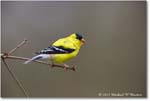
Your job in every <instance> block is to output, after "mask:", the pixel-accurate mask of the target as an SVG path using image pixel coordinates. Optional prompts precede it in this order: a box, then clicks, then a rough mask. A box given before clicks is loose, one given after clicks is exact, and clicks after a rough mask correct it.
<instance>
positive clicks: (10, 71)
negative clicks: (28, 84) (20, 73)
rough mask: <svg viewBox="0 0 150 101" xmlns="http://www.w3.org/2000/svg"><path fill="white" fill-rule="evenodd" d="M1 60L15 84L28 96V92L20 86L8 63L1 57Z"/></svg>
mask: <svg viewBox="0 0 150 101" xmlns="http://www.w3.org/2000/svg"><path fill="white" fill-rule="evenodd" d="M2 61H3V62H4V64H5V66H6V68H7V70H8V71H9V73H10V74H11V76H12V77H13V79H14V80H15V81H16V83H17V85H18V86H19V87H20V89H21V90H22V92H23V93H24V95H25V96H26V97H29V96H28V93H27V92H26V90H25V88H24V87H23V86H22V84H21V83H20V81H19V80H18V79H17V77H16V75H15V74H14V73H13V71H12V70H11V69H10V68H9V66H8V64H7V63H6V61H5V59H4V58H2Z"/></svg>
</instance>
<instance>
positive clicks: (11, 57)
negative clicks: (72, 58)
mask: <svg viewBox="0 0 150 101" xmlns="http://www.w3.org/2000/svg"><path fill="white" fill-rule="evenodd" d="M5 58H6V59H7V58H8V59H17V60H29V59H30V58H25V57H18V56H11V55H8V56H6V57H5ZM33 62H36V63H40V64H44V65H49V66H51V67H52V68H53V67H57V68H64V66H63V65H58V64H50V63H47V62H44V61H39V60H36V61H33ZM66 69H67V70H73V71H75V66H72V67H66Z"/></svg>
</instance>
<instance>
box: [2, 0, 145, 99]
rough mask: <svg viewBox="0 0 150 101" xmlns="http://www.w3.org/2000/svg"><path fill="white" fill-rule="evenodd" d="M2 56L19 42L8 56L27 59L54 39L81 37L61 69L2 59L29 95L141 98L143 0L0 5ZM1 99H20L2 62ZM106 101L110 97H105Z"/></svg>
mask: <svg viewBox="0 0 150 101" xmlns="http://www.w3.org/2000/svg"><path fill="white" fill-rule="evenodd" d="M1 5H2V6H1V7H2V13H1V14H2V15H1V17H2V39H1V40H2V52H8V51H9V50H11V49H12V48H14V47H16V45H17V44H18V43H19V42H21V41H22V40H23V39H24V38H27V39H28V43H27V44H26V45H25V46H23V47H22V48H20V49H18V50H17V51H16V52H15V53H14V54H13V55H16V56H24V57H29V58H30V57H32V56H34V55H33V53H34V52H35V51H39V50H41V49H43V48H45V47H47V46H48V45H50V44H51V43H53V42H54V41H56V40H57V39H59V38H61V37H66V36H68V35H69V34H71V33H72V32H77V33H81V34H83V35H84V38H85V39H86V44H85V45H84V46H83V47H82V48H81V50H80V53H79V54H78V56H77V57H76V58H74V59H72V60H70V61H68V62H67V63H68V64H69V65H76V66H77V71H76V72H73V71H64V70H63V69H59V68H53V69H51V68H50V67H48V66H46V65H42V64H38V63H32V64H29V65H24V64H23V62H24V61H20V60H10V59H8V60H7V63H8V64H9V65H10V67H11V69H12V71H13V72H14V73H15V74H16V76H17V77H18V79H19V80H20V82H21V83H22V84H23V86H24V87H25V89H26V91H27V92H28V94H29V96H30V97H102V96H100V95H99V94H104V93H111V92H112V93H134V94H141V95H142V96H141V97H146V2H145V1H136V2H132V1H125V2H122V1H116V2H114V1H111V2H110V1H109V2H103V1H95V2H94V1H88V2H81V1H78V2H77V1H76V2H75V1H74V2H71V1H66V2H60V1H59V2H58V1H57V2H55V1H13V2H11V1H2V2H1ZM1 73H2V74H1V78H2V82H1V90H2V92H1V94H2V97H24V94H23V93H22V91H21V90H20V89H19V87H18V85H17V84H16V82H15V81H14V80H13V78H12V77H11V75H10V74H9V72H8V71H7V69H6V68H5V66H4V64H3V63H2V66H1ZM109 97H110V96H109Z"/></svg>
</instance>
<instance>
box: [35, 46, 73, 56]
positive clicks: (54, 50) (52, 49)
mask: <svg viewBox="0 0 150 101" xmlns="http://www.w3.org/2000/svg"><path fill="white" fill-rule="evenodd" d="M73 51H75V49H71V48H64V47H63V46H49V47H48V48H45V49H43V50H41V51H40V52H38V54H65V53H71V52H73Z"/></svg>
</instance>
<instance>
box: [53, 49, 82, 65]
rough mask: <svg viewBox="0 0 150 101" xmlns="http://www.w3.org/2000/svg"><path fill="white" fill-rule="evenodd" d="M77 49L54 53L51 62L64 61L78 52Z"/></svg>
mask: <svg viewBox="0 0 150 101" xmlns="http://www.w3.org/2000/svg"><path fill="white" fill-rule="evenodd" d="M78 52H79V51H78V50H76V51H74V52H72V53H69V54H68V53H67V54H54V55H53V59H52V62H54V63H64V62H66V61H67V60H69V59H71V58H74V57H75V56H76V55H77V54H78Z"/></svg>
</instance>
